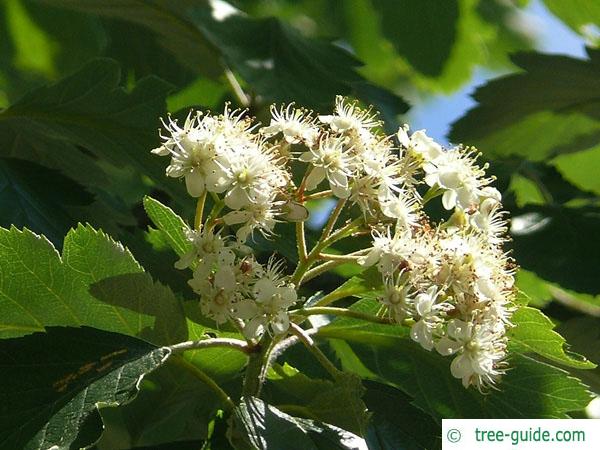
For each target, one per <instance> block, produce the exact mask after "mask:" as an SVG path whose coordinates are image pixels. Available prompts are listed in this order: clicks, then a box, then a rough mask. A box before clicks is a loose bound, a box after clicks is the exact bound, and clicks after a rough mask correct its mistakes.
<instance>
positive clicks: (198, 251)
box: [175, 229, 235, 269]
mask: <svg viewBox="0 0 600 450" xmlns="http://www.w3.org/2000/svg"><path fill="white" fill-rule="evenodd" d="M184 232H185V235H186V238H187V239H188V240H189V241H190V242H191V243H192V244H193V247H192V249H191V250H189V251H188V252H187V253H185V254H184V255H183V256H182V257H181V258H180V259H179V261H177V262H176V263H175V267H176V268H177V269H186V268H188V267H190V266H191V265H192V263H193V262H194V261H195V260H197V259H205V258H206V257H207V256H209V255H211V256H215V257H216V258H215V260H218V261H220V262H223V263H225V264H229V263H232V262H233V258H234V257H235V256H234V254H233V252H232V250H231V249H229V248H226V247H225V242H224V241H223V238H221V236H220V235H219V234H214V233H213V232H212V231H197V230H190V229H186V230H184ZM211 261H212V260H211Z"/></svg>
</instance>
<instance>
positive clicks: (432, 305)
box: [410, 286, 452, 350]
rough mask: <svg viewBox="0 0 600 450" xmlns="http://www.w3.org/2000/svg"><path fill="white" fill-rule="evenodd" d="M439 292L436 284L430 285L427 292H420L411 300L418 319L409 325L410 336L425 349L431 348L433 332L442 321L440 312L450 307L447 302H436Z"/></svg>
mask: <svg viewBox="0 0 600 450" xmlns="http://www.w3.org/2000/svg"><path fill="white" fill-rule="evenodd" d="M439 294H440V291H439V290H438V287H437V286H430V287H429V289H427V292H421V293H420V294H418V295H417V296H416V297H415V299H414V301H413V303H414V308H415V311H416V313H417V314H418V315H419V320H418V321H417V322H415V323H414V324H413V326H412V327H411V329H410V337H411V338H412V339H413V340H414V341H415V342H418V343H419V344H421V346H422V347H423V348H424V349H425V350H431V349H432V348H433V333H434V331H435V329H436V328H437V327H438V326H439V325H440V323H441V322H442V317H441V314H443V313H445V312H447V311H448V310H450V309H452V305H450V304H449V303H446V302H444V303H436V302H437V298H438V296H439Z"/></svg>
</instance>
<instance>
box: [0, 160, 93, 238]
mask: <svg viewBox="0 0 600 450" xmlns="http://www.w3.org/2000/svg"><path fill="white" fill-rule="evenodd" d="M92 200H93V197H92V196H91V195H90V194H89V193H88V192H86V190H85V189H84V188H83V186H81V185H79V184H77V183H75V182H74V181H72V180H71V179H69V178H67V177H65V176H64V175H62V174H61V173H60V172H58V171H56V170H50V169H46V168H45V167H42V166H40V165H38V164H34V163H31V162H28V161H22V160H18V159H12V158H0V226H4V227H9V226H10V225H15V226H17V227H25V226H26V227H28V228H30V229H32V230H33V231H35V232H37V233H43V234H45V235H46V236H48V237H49V239H51V240H52V241H53V242H60V241H62V239H63V237H64V235H65V233H66V232H67V231H68V230H69V228H70V227H71V226H73V225H75V224H76V222H77V221H76V220H75V219H74V218H73V214H72V213H71V212H70V211H69V205H79V206H84V205H88V204H90V203H91V202H92Z"/></svg>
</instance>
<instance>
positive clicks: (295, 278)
mask: <svg viewBox="0 0 600 450" xmlns="http://www.w3.org/2000/svg"><path fill="white" fill-rule="evenodd" d="M362 222H363V219H362V217H360V218H358V219H354V220H353V221H351V222H349V223H347V224H346V225H344V226H343V227H341V228H339V229H338V230H336V231H335V232H333V233H331V234H330V235H329V236H327V237H324V236H321V239H320V240H319V242H317V244H316V245H315V247H314V248H313V249H312V250H311V251H310V253H309V254H308V255H307V257H306V259H305V260H303V261H302V260H301V261H299V262H298V265H297V266H296V270H295V271H294V273H293V274H292V277H291V280H290V281H291V282H292V283H294V284H295V285H296V286H299V285H300V284H302V281H303V277H304V275H305V273H306V271H307V270H308V269H310V268H311V266H312V265H313V264H314V263H315V262H317V261H318V260H319V254H320V253H321V251H322V250H324V249H326V248H327V247H329V246H330V245H331V244H333V243H335V242H337V241H339V240H341V239H343V238H345V237H347V236H350V235H351V234H352V233H354V232H355V231H356V230H358V228H359V227H360V225H361V224H362Z"/></svg>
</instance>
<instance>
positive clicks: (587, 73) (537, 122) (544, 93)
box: [450, 49, 600, 160]
mask: <svg viewBox="0 0 600 450" xmlns="http://www.w3.org/2000/svg"><path fill="white" fill-rule="evenodd" d="M588 53H589V56H590V60H580V59H574V58H571V57H567V56H560V55H543V54H538V53H520V54H517V55H515V56H513V62H514V63H515V64H516V65H517V66H519V67H520V68H521V69H523V72H521V73H517V74H512V75H508V76H505V77H502V78H499V79H496V80H492V81H490V82H489V83H488V84H487V85H485V86H483V87H480V88H479V89H477V91H476V92H475V95H474V98H475V100H477V102H478V103H479V105H478V106H477V107H475V108H474V109H472V110H470V111H469V112H468V113H467V114H466V115H465V116H464V117H463V118H461V119H460V120H459V121H457V122H456V123H455V124H454V125H453V128H452V132H451V133H450V139H451V140H452V141H454V142H463V143H465V144H469V145H476V146H478V147H479V148H480V149H481V150H483V151H484V153H485V154H486V155H491V156H508V155H520V156H523V157H525V158H528V159H532V160H541V159H544V158H546V157H547V156H548V155H556V154H559V153H564V152H571V151H577V150H584V149H587V148H590V147H591V146H593V145H596V144H597V142H598V137H599V136H600V100H599V98H600V52H599V51H598V50H593V49H588Z"/></svg>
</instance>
